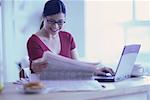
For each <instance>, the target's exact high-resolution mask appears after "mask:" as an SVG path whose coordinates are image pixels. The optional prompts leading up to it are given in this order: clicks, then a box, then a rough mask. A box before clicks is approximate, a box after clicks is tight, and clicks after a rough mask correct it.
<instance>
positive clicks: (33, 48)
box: [27, 38, 43, 61]
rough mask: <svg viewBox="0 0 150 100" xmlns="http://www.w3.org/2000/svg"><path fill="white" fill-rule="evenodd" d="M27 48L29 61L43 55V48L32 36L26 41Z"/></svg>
mask: <svg viewBox="0 0 150 100" xmlns="http://www.w3.org/2000/svg"><path fill="white" fill-rule="evenodd" d="M27 50H28V56H29V59H30V61H32V60H35V59H37V58H41V57H42V55H43V50H42V48H41V47H40V45H39V44H38V42H36V41H35V40H34V39H33V38H30V39H29V40H28V42H27Z"/></svg>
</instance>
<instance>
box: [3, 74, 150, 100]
mask: <svg viewBox="0 0 150 100" xmlns="http://www.w3.org/2000/svg"><path fill="white" fill-rule="evenodd" d="M101 84H103V85H105V86H106V88H104V89H102V90H99V91H84V92H81V91H80V92H49V93H46V94H23V93H19V92H18V91H17V90H16V86H15V85H14V84H12V83H7V84H6V85H5V89H4V91H3V92H2V93H1V94H0V100H10V99H11V100H97V98H99V99H102V98H106V97H107V98H109V97H113V96H119V95H125V94H134V93H140V92H145V91H148V90H150V77H144V76H143V77H139V78H131V79H127V80H123V81H120V82H113V83H101ZM110 85H113V86H114V87H115V88H110V87H109V86H110Z"/></svg>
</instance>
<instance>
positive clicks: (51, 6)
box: [40, 0, 66, 29]
mask: <svg viewBox="0 0 150 100" xmlns="http://www.w3.org/2000/svg"><path fill="white" fill-rule="evenodd" d="M60 12H61V13H64V14H66V8H65V5H64V3H63V2H62V1H61V0H49V1H47V2H46V3H45V5H44V10H43V15H42V16H43V17H46V16H50V15H54V14H57V13H60ZM43 25H44V22H43V21H42V22H41V25H40V29H41V28H42V27H43Z"/></svg>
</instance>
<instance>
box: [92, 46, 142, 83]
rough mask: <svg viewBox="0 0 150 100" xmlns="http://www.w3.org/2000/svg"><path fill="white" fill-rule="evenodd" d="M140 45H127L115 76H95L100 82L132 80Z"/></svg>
mask: <svg viewBox="0 0 150 100" xmlns="http://www.w3.org/2000/svg"><path fill="white" fill-rule="evenodd" d="M140 47H141V45H140V44H132V45H125V46H124V48H123V51H122V54H121V57H120V60H119V63H118V65H117V69H116V72H115V75H114V76H95V77H94V79H95V80H97V81H99V82H115V81H120V80H124V79H127V78H130V76H131V72H132V69H133V66H134V63H135V61H136V58H137V55H138V52H139V50H140Z"/></svg>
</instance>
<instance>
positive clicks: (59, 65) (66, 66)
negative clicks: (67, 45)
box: [40, 56, 94, 80]
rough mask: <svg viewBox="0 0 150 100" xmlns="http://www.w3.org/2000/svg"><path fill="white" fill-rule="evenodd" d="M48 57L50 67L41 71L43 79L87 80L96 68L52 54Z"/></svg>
mask: <svg viewBox="0 0 150 100" xmlns="http://www.w3.org/2000/svg"><path fill="white" fill-rule="evenodd" d="M46 59H47V60H48V67H47V68H46V69H45V70H43V71H42V72H41V73H40V79H41V80H87V79H91V78H92V76H93V72H94V68H92V67H91V66H90V67H89V66H88V64H85V63H83V62H80V61H76V60H71V59H68V58H62V59H63V60H58V59H57V58H55V57H51V56H47V58H46ZM64 59H65V60H64Z"/></svg>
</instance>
